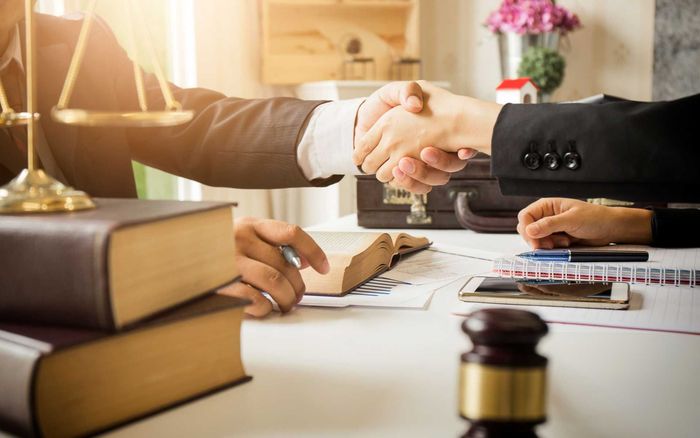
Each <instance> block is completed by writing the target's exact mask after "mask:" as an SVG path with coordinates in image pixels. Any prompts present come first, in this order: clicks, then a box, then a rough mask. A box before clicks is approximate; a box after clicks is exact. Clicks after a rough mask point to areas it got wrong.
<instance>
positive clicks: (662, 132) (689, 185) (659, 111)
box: [492, 95, 700, 201]
mask: <svg viewBox="0 0 700 438" xmlns="http://www.w3.org/2000/svg"><path fill="white" fill-rule="evenodd" d="M698 114H700V95H694V96H690V97H686V98H683V99H679V100H674V101H668V102H633V101H626V100H621V99H604V100H603V101H602V102H600V103H562V104H528V105H514V104H509V105H506V106H504V107H503V109H502V110H501V113H500V115H499V117H498V120H497V122H496V126H495V128H494V132H493V141H492V155H493V161H492V173H493V175H494V176H496V177H497V178H498V179H499V183H500V186H501V191H502V192H503V193H504V194H507V195H530V196H567V197H579V198H586V197H591V198H592V197H608V198H615V199H622V200H637V201H699V200H700V141H699V140H698V129H699V128H700V121H699V119H698ZM548 153H549V154H550V155H547V156H546V154H548ZM528 154H530V155H528ZM567 154H568V155H567ZM557 158H558V160H557ZM557 164H558V165H557Z"/></svg>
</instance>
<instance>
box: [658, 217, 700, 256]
mask: <svg viewBox="0 0 700 438" xmlns="http://www.w3.org/2000/svg"><path fill="white" fill-rule="evenodd" d="M699 224H700V210H697V209H691V208H688V209H679V208H655V209H654V215H653V216H652V218H651V235H652V242H651V244H652V246H660V247H665V248H681V247H693V248H695V247H700V227H699V226H698V225H699Z"/></svg>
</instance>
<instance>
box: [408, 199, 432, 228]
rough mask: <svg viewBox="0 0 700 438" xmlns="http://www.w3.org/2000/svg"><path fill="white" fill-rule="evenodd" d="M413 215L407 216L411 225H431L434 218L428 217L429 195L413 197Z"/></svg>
mask: <svg viewBox="0 0 700 438" xmlns="http://www.w3.org/2000/svg"><path fill="white" fill-rule="evenodd" d="M411 201H412V202H411V213H410V214H409V215H408V216H406V223H407V224H409V225H430V224H432V223H433V218H432V217H430V216H428V212H427V210H426V208H425V205H426V204H427V203H428V195H415V194H414V195H411Z"/></svg>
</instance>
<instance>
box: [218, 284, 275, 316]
mask: <svg viewBox="0 0 700 438" xmlns="http://www.w3.org/2000/svg"><path fill="white" fill-rule="evenodd" d="M217 293H220V294H222V295H228V296H231V297H237V298H243V299H245V300H248V301H250V302H251V304H250V305H248V306H246V307H245V313H247V314H248V315H251V316H254V317H256V318H261V317H263V316H265V315H267V314H269V313H270V312H272V303H271V302H270V300H268V299H267V298H265V296H264V295H263V294H262V293H261V292H260V291H259V290H257V289H255V288H254V287H252V286H250V285H247V284H245V283H235V284H232V285H231V286H227V287H224V288H221V289H219V290H218V291H217Z"/></svg>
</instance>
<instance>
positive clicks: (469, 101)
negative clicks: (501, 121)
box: [450, 96, 503, 155]
mask: <svg viewBox="0 0 700 438" xmlns="http://www.w3.org/2000/svg"><path fill="white" fill-rule="evenodd" d="M456 97H457V98H458V100H459V103H458V105H457V106H456V107H457V111H456V118H455V125H454V132H455V134H454V139H453V141H452V142H451V143H452V145H453V147H452V148H451V149H452V150H450V152H457V150H459V149H462V148H472V149H476V150H478V151H479V152H483V153H485V154H489V155H490V154H491V142H492V140H493V130H494V127H495V125H496V120H497V119H498V115H499V114H500V112H501V109H502V108H503V105H500V104H498V103H495V102H487V101H483V100H478V99H474V98H472V97H467V96H456Z"/></svg>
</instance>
